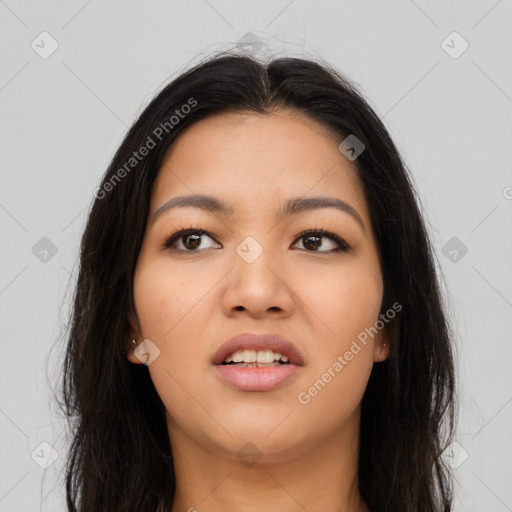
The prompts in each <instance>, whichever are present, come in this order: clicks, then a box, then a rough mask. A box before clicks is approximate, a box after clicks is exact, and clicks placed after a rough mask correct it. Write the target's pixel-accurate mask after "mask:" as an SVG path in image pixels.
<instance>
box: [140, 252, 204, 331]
mask: <svg viewBox="0 0 512 512" xmlns="http://www.w3.org/2000/svg"><path fill="white" fill-rule="evenodd" d="M184 276H185V272H183V271H180V270H179V269H178V270H170V269H169V265H168V264H166V262H165V261H162V262H154V263H152V264H151V265H144V264H141V265H140V267H138V268H137V270H136V272H135V276H134V297H135V307H136V309H137V313H138V316H139V320H140V323H141V327H142V330H143V334H144V336H145V337H147V338H150V339H153V338H154V339H155V340H161V341H163V340H164V339H166V338H167V337H168V336H169V337H170V336H171V333H172V332H173V330H174V329H175V326H178V325H179V324H180V323H181V322H182V321H183V319H184V318H185V317H186V316H187V314H188V313H189V312H191V310H193V308H194V307H195V306H196V305H197V304H198V303H199V301H200V300H201V297H202V296H203V295H204V290H203V287H202V286H201V284H200V282H198V281H197V280H195V279H189V280H187V279H184Z"/></svg>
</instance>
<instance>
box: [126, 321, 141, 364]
mask: <svg viewBox="0 0 512 512" xmlns="http://www.w3.org/2000/svg"><path fill="white" fill-rule="evenodd" d="M128 323H129V324H130V335H129V339H128V340H127V341H126V343H125V347H126V348H125V354H126V359H128V361H130V363H133V364H143V363H142V361H141V360H140V359H139V358H138V357H137V356H136V355H135V353H134V352H135V349H136V348H137V346H138V345H139V343H141V342H142V335H141V332H140V327H139V324H138V322H137V320H136V319H135V316H134V315H133V313H132V312H130V314H129V315H128ZM133 340H135V343H133Z"/></svg>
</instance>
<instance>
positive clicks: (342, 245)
mask: <svg viewBox="0 0 512 512" xmlns="http://www.w3.org/2000/svg"><path fill="white" fill-rule="evenodd" d="M188 234H197V235H199V236H203V235H206V236H208V237H209V238H211V239H212V240H213V241H214V242H215V243H216V244H220V242H218V241H217V239H216V238H215V236H213V235H212V234H211V233H210V232H209V231H207V230H206V229H203V228H195V227H189V228H185V227H183V226H182V228H181V229H180V230H178V231H174V233H173V234H172V235H170V236H168V237H167V238H166V239H165V241H164V243H163V247H164V248H165V249H167V250H169V251H173V252H177V253H194V252H201V251H202V250H201V249H200V250H197V251H185V250H182V249H176V248H174V247H172V246H173V244H174V243H175V242H176V241H177V240H178V239H179V238H181V237H183V236H185V235H188ZM309 234H311V235H317V236H319V237H322V238H329V239H330V240H332V241H333V242H335V243H336V244H337V246H338V247H337V248H336V249H331V250H328V251H306V252H309V253H312V254H322V253H326V254H330V253H336V252H347V251H349V250H351V249H352V246H351V245H350V244H349V243H347V242H346V240H345V239H343V238H342V237H340V236H339V235H337V234H336V233H333V232H332V231H328V230H326V229H324V228H308V229H305V230H304V231H302V232H301V233H299V234H298V235H297V236H296V237H295V238H294V241H293V244H292V247H293V246H294V245H296V243H297V242H298V241H299V240H300V239H301V238H304V237H305V236H306V235H309ZM209 249H210V248H209ZM203 250H204V249H203ZM301 250H305V249H301Z"/></svg>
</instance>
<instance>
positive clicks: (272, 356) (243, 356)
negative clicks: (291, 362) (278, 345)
mask: <svg viewBox="0 0 512 512" xmlns="http://www.w3.org/2000/svg"><path fill="white" fill-rule="evenodd" d="M277 361H282V362H283V363H287V362H288V357H286V356H283V355H282V354H280V353H279V352H273V351H272V350H258V351H256V350H237V351H236V352H233V354H231V355H229V356H228V357H226V359H225V360H224V362H225V363H242V362H243V363H262V364H265V363H269V364H270V363H274V362H277Z"/></svg>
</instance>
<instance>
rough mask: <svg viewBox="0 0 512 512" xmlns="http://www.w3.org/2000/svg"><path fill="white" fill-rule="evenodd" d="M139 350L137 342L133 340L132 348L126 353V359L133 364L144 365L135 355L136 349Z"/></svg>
mask: <svg viewBox="0 0 512 512" xmlns="http://www.w3.org/2000/svg"><path fill="white" fill-rule="evenodd" d="M136 348H137V340H136V339H132V340H131V343H130V347H129V349H128V351H127V352H126V359H128V361H130V363H133V364H142V361H141V360H140V359H139V358H138V357H137V356H136V355H135V349H136Z"/></svg>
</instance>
